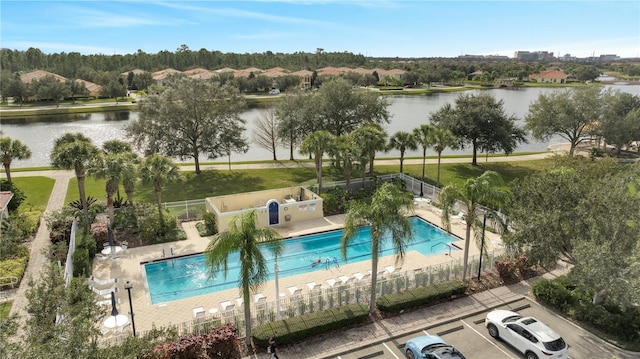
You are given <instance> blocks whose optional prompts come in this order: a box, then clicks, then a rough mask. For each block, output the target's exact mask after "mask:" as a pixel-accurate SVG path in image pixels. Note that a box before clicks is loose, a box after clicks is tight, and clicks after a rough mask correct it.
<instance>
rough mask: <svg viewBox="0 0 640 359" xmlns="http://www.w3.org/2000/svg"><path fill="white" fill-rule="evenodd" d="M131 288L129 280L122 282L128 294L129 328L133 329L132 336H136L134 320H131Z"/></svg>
mask: <svg viewBox="0 0 640 359" xmlns="http://www.w3.org/2000/svg"><path fill="white" fill-rule="evenodd" d="M131 288H133V286H132V285H131V283H129V281H127V282H126V283H125V284H124V289H126V290H127V293H128V294H129V310H130V311H131V329H133V336H134V337H135V336H136V322H135V320H133V304H132V303H131Z"/></svg>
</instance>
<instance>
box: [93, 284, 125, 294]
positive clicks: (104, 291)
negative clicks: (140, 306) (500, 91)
mask: <svg viewBox="0 0 640 359" xmlns="http://www.w3.org/2000/svg"><path fill="white" fill-rule="evenodd" d="M89 288H91V290H92V291H93V292H94V293H96V294H98V295H107V294H111V292H116V293H118V288H106V289H98V288H96V287H94V286H92V285H90V286H89Z"/></svg>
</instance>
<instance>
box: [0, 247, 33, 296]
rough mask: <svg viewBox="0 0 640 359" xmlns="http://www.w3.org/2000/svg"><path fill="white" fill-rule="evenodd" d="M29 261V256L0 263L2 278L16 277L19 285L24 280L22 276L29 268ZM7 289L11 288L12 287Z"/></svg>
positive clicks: (0, 275)
mask: <svg viewBox="0 0 640 359" xmlns="http://www.w3.org/2000/svg"><path fill="white" fill-rule="evenodd" d="M28 261H29V256H28V255H26V256H24V257H17V258H12V259H6V260H3V261H0V277H16V278H18V284H19V283H20V281H21V280H22V276H23V275H24V270H25V269H26V268H27V262H28ZM7 287H9V288H10V286H7ZM2 289H7V288H2Z"/></svg>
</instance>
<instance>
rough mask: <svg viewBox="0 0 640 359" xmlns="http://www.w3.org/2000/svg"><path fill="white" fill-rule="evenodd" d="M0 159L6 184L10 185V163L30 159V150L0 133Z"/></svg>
mask: <svg viewBox="0 0 640 359" xmlns="http://www.w3.org/2000/svg"><path fill="white" fill-rule="evenodd" d="M0 158H1V159H2V166H3V167H4V172H5V173H6V174H7V182H9V184H11V162H13V160H26V159H29V158H31V150H29V147H27V145H25V144H23V143H22V142H20V140H14V139H12V138H11V137H9V136H2V133H0Z"/></svg>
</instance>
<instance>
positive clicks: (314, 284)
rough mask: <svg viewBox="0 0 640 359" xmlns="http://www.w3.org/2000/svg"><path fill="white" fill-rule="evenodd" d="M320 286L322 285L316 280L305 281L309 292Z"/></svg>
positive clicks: (318, 288)
mask: <svg viewBox="0 0 640 359" xmlns="http://www.w3.org/2000/svg"><path fill="white" fill-rule="evenodd" d="M321 286H322V285H321V284H318V283H316V282H309V283H307V287H308V288H309V291H310V292H314V291H317V290H320V287H321Z"/></svg>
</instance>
